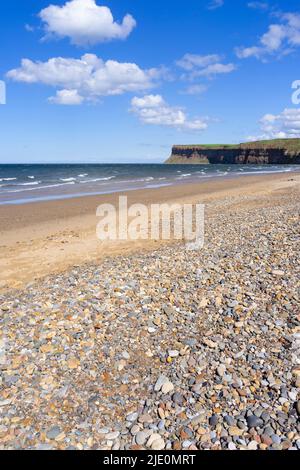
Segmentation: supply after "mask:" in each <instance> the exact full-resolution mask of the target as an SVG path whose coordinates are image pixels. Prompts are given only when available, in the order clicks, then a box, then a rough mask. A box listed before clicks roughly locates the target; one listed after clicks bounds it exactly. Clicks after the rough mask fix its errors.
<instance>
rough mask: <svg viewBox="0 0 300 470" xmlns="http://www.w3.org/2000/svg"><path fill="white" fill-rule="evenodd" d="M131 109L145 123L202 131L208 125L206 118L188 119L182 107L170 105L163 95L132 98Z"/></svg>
mask: <svg viewBox="0 0 300 470" xmlns="http://www.w3.org/2000/svg"><path fill="white" fill-rule="evenodd" d="M131 106H132V108H131V111H132V112H133V113H135V114H136V115H137V116H138V117H139V118H140V120H141V121H142V122H143V123H145V124H154V125H158V126H167V127H171V128H175V129H179V130H189V131H202V130H205V129H207V127H208V125H207V122H206V120H204V119H194V120H190V119H188V116H187V115H186V113H185V112H184V110H183V109H182V108H179V107H175V106H170V105H169V104H168V103H166V102H165V100H164V99H163V97H162V96H161V95H146V96H143V97H141V98H139V97H136V96H135V97H134V98H133V99H132V100H131Z"/></svg>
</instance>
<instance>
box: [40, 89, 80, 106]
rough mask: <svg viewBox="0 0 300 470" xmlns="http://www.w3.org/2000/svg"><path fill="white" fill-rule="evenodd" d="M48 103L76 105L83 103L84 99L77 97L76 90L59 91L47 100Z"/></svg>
mask: <svg viewBox="0 0 300 470" xmlns="http://www.w3.org/2000/svg"><path fill="white" fill-rule="evenodd" d="M49 101H50V103H55V104H64V105H69V106H70V105H72V106H74V105H78V104H81V103H82V102H83V101H84V97H83V96H81V95H79V93H78V91H77V90H59V91H57V92H56V96H52V97H51V98H49Z"/></svg>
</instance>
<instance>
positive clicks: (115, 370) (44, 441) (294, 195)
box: [0, 176, 300, 451]
mask: <svg viewBox="0 0 300 470" xmlns="http://www.w3.org/2000/svg"><path fill="white" fill-rule="evenodd" d="M283 178H285V180H284V181H287V180H288V179H289V178H293V177H290V176H285V177H283ZM296 178H297V179H296V183H297V184H292V185H290V186H288V187H284V186H283V187H282V188H280V187H279V188H277V189H276V190H274V191H272V192H271V193H266V194H265V195H255V194H252V195H251V194H248V193H247V194H244V195H243V194H237V195H232V196H228V197H225V198H224V197H222V198H219V199H216V200H212V201H211V202H208V204H207V207H206V211H207V217H206V223H205V245H204V248H203V249H201V250H197V251H188V250H186V249H185V246H184V244H183V243H181V242H172V243H170V244H167V245H163V246H158V248H157V249H155V250H154V249H153V250H148V251H145V250H139V251H137V252H134V253H129V254H126V255H122V254H118V255H117V256H113V257H107V258H104V259H102V260H101V261H99V262H96V261H94V262H88V263H84V264H78V265H74V266H73V267H72V268H70V269H68V270H67V271H64V272H59V273H56V274H49V275H48V276H46V277H44V278H41V279H38V280H36V281H32V282H30V283H28V284H27V285H26V286H24V287H22V288H21V289H9V290H7V291H5V292H4V291H3V292H1V294H0V325H1V338H0V370H1V379H0V380H1V381H0V448H1V449H40V450H48V449H53V450H55V449H60V450H65V449H78V450H82V449H99V450H123V449H125V450H142V449H151V450H181V449H185V450H193V451H196V450H204V449H207V450H221V449H226V450H240V449H241V450H243V449H248V450H268V449H272V450H299V449H300V421H299V416H300V394H299V391H300V351H299V349H300V292H299V287H300V269H299V242H300V235H299V233H300V231H299V228H300V227H299V210H300V197H299V196H300V185H299V176H298V177H296Z"/></svg>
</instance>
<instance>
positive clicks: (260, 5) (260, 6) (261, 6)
mask: <svg viewBox="0 0 300 470" xmlns="http://www.w3.org/2000/svg"><path fill="white" fill-rule="evenodd" d="M248 7H249V8H253V9H254V10H268V8H269V4H268V3H267V2H249V3H248Z"/></svg>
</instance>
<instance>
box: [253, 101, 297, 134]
mask: <svg viewBox="0 0 300 470" xmlns="http://www.w3.org/2000/svg"><path fill="white" fill-rule="evenodd" d="M260 128H261V134H260V135H259V136H250V137H248V140H262V139H287V138H300V109H297V108H287V109H284V111H282V112H281V113H280V114H265V115H264V116H263V117H262V119H261V120H260Z"/></svg>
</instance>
